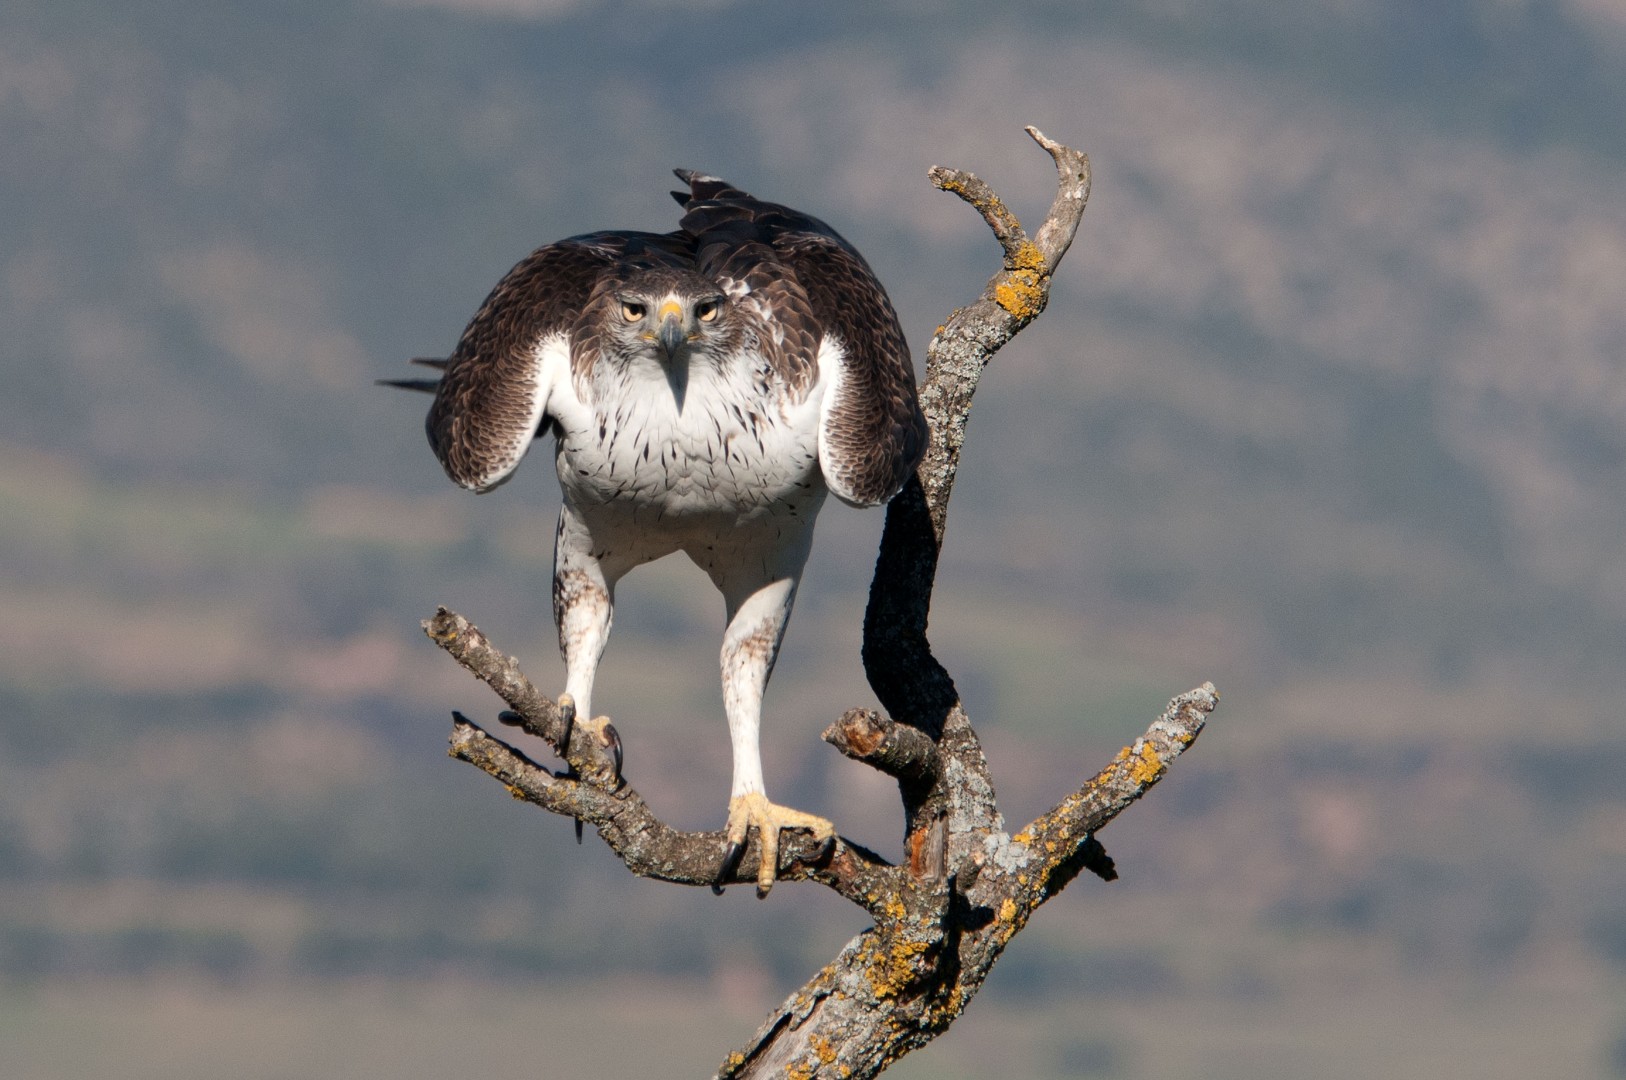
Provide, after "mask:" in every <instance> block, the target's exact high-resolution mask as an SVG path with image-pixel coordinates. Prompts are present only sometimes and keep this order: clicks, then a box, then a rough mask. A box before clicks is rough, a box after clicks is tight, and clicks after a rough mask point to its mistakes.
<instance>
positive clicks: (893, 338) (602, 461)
mask: <svg viewBox="0 0 1626 1080" xmlns="http://www.w3.org/2000/svg"><path fill="white" fill-rule="evenodd" d="M677 175H678V176H679V177H680V178H681V179H682V180H683V181H684V182H686V183H687V184H688V185H689V190H688V191H686V192H673V193H672V195H673V197H674V198H675V199H677V200H678V203H679V204H680V205H681V206H682V207H683V209H684V214H683V217H682V219H681V221H680V223H679V227H678V230H677V231H676V232H671V233H664V234H657V233H641V232H597V233H589V234H586V235H583V236H576V237H572V238H570V239H567V240H561V241H559V242H558V243H555V244H549V245H548V246H546V247H543V248H541V249H539V250H537V251H536V252H534V253H533V254H532V255H531V256H530V257H529V258H527V259H525V260H524V261H523V262H521V263H520V264H519V265H518V266H516V267H514V269H513V270H511V271H509V273H508V275H507V276H506V277H504V278H503V279H502V281H500V282H499V283H498V284H497V287H496V288H495V289H494V290H492V292H491V295H490V296H489V297H487V299H486V302H485V304H484V305H482V306H481V308H480V310H479V311H478V312H477V313H476V314H475V316H474V319H473V321H472V322H470V323H469V326H468V329H466V330H465V331H464V332H463V337H462V339H461V340H460V341H459V342H458V344H457V348H456V350H455V351H453V353H452V355H451V356H450V358H448V359H446V360H445V361H424V362H425V363H428V364H430V365H431V366H434V367H439V368H442V369H443V374H442V376H441V378H440V379H439V380H438V382H436V381H433V380H402V381H400V382H397V383H396V384H395V385H401V386H410V387H413V388H416V389H427V390H432V391H433V392H434V394H435V401H434V404H433V405H432V406H431V407H430V410H429V417H428V421H427V425H426V426H427V428H428V433H429V442H430V445H431V446H432V447H433V448H434V451H435V453H436V455H437V456H438V457H439V458H440V462H441V464H442V465H443V466H444V467H445V469H446V472H447V474H448V475H449V476H450V477H451V478H452V479H453V480H455V481H456V482H457V483H458V484H460V485H462V486H463V487H465V488H468V489H469V490H471V491H489V490H491V489H492V488H494V487H496V486H497V485H499V484H501V483H503V482H504V481H505V480H507V479H508V478H509V476H510V475H511V474H512V473H513V471H514V469H515V468H516V467H517V466H518V465H519V463H520V459H521V458H523V457H524V456H525V452H526V451H527V450H528V449H529V448H530V446H531V442H532V440H533V439H537V438H540V437H541V436H542V435H544V434H546V433H550V432H551V433H552V434H553V435H554V436H555V439H556V442H555V449H554V465H555V468H556V469H557V471H558V474H559V485H560V488H561V489H562V491H563V495H564V499H563V508H562V509H561V510H560V512H559V526H558V532H557V535H556V538H555V548H554V571H553V615H554V620H555V622H556V623H557V625H558V628H559V647H560V650H561V652H562V653H563V655H564V662H565V687H564V692H563V693H562V694H561V695H560V697H559V703H560V706H561V709H562V710H564V712H565V714H566V717H567V723H568V722H570V721H571V720H572V719H573V718H575V717H578V716H579V717H581V718H582V719H581V720H580V721H579V722H581V723H588V724H593V725H597V726H598V730H600V731H601V732H602V730H603V724H604V721H603V718H599V719H596V720H591V721H589V720H587V719H586V718H587V717H591V716H592V711H591V702H592V696H593V676H594V672H595V670H596V669H597V667H598V662H599V657H600V656H601V655H602V653H603V651H604V646H605V642H606V640H607V639H608V637H609V633H610V616H611V609H612V607H613V604H614V598H615V586H616V582H618V581H619V580H620V579H621V576H622V575H623V574H625V573H626V572H627V571H628V570H631V569H632V568H633V567H635V566H638V565H640V564H642V563H646V562H650V561H651V560H654V559H658V558H661V557H662V556H664V555H669V554H671V553H673V552H677V551H681V552H683V553H684V554H686V555H687V556H689V558H690V559H692V560H693V561H694V562H695V563H696V564H698V565H699V566H700V568H701V569H703V570H704V571H705V572H706V573H707V574H708V575H709V576H710V577H711V580H712V582H713V583H714V584H715V585H716V586H717V588H718V590H719V591H721V592H722V594H723V600H724V603H725V605H726V610H727V629H726V630H725V631H724V634H723V646H722V681H723V702H724V706H725V709H726V711H727V714H728V729H729V734H730V736H731V737H732V741H733V747H734V783H733V789H732V791H731V793H730V796H729V805H728V825H727V847H726V848H725V851H724V853H723V857H722V864H721V869H720V871H719V878H721V877H723V876H726V875H728V874H731V873H732V872H733V870H734V867H735V866H736V865H737V864H738V861H739V858H740V855H741V853H742V852H743V850H744V846H745V842H746V839H747V834H748V830H749V828H750V827H752V826H755V827H756V828H757V829H758V830H759V840H760V847H761V850H762V862H761V865H760V867H759V870H758V875H757V891H758V893H759V895H766V893H767V891H768V889H769V888H771V887H772V884H773V880H774V874H775V870H776V864H777V858H778V841H779V830H781V829H786V828H807V829H811V830H813V832H814V834H815V835H816V836H817V837H818V838H819V839H821V840H824V841H826V842H833V840H834V836H835V831H834V829H833V827H832V826H831V824H830V822H828V821H826V820H824V819H823V818H819V817H815V816H813V815H811V814H805V813H801V812H799V811H796V810H792V809H789V808H786V807H782V806H779V805H776V804H774V803H771V802H769V801H768V798H767V795H766V793H765V792H764V790H763V781H762V763H761V756H760V752H759V749H758V728H759V726H760V720H761V712H762V695H763V690H764V688H765V687H766V685H767V682H768V676H769V673H770V672H772V670H773V665H774V659H775V657H776V655H777V654H778V651H779V642H780V639H781V637H782V635H783V634H784V631H785V623H786V621H787V619H789V617H790V610H791V604H792V603H793V601H794V600H795V597H796V587H797V583H798V581H799V580H800V578H801V574H802V568H803V566H804V564H805V563H806V561H807V556H808V551H809V548H810V546H811V544H812V540H813V522H814V519H815V518H816V517H817V516H818V513H819V508H820V507H821V506H822V505H823V503H824V499H825V495H826V493H827V492H833V493H834V494H835V495H836V497H837V498H838V499H841V500H842V501H843V502H847V503H851V504H853V505H855V506H875V505H877V504H880V503H883V502H885V501H886V500H888V499H890V498H891V497H892V496H893V495H894V494H896V493H897V492H898V490H899V489H900V488H901V487H902V486H903V484H904V482H905V480H906V479H907V478H908V477H909V475H910V474H911V473H912V472H913V471H914V468H915V466H916V464H917V463H918V462H919V460H920V457H921V454H922V453H923V452H924V449H925V445H926V420H925V417H924V416H923V415H922V413H921V410H920V405H919V402H918V400H917V399H916V396H915V382H914V371H913V368H912V367H911V364H910V360H909V349H908V346H907V344H906V343H905V341H904V337H903V332H902V329H901V328H900V327H899V325H898V317H897V314H896V313H895V312H894V311H893V309H892V304H891V302H890V301H889V300H888V299H887V295H886V292H885V290H884V289H882V288H881V284H880V282H878V281H877V280H876V279H875V275H874V273H873V272H872V271H871V270H870V268H869V265H868V264H867V263H866V262H865V261H864V259H863V257H862V256H860V255H859V254H858V252H857V251H856V250H854V249H853V247H852V246H851V245H850V244H848V243H847V242H846V241H845V240H843V239H842V238H841V237H840V236H839V235H838V234H837V233H836V231H835V230H834V229H832V228H830V226H828V225H826V224H825V223H824V222H822V221H819V220H818V219H817V218H813V217H810V216H808V215H806V214H803V213H799V212H797V211H795V210H792V209H790V208H788V207H785V206H779V205H776V204H774V203H768V202H762V201H760V200H758V199H756V198H753V197H752V196H750V195H748V194H746V193H745V192H743V191H740V190H739V189H737V188H734V187H732V186H730V185H729V184H728V183H726V182H725V181H722V180H719V179H717V178H716V177H712V176H705V175H701V174H699V173H693V172H688V171H685V170H678V172H677ZM612 730H613V729H612Z"/></svg>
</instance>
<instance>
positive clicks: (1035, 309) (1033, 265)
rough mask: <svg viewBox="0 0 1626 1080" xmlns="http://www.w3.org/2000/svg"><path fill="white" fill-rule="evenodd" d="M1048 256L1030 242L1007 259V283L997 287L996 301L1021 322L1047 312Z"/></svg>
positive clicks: (1003, 282)
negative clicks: (1046, 273) (1045, 303)
mask: <svg viewBox="0 0 1626 1080" xmlns="http://www.w3.org/2000/svg"><path fill="white" fill-rule="evenodd" d="M1044 268H1045V267H1044V255H1043V253H1042V252H1040V251H1039V249H1038V248H1037V247H1035V246H1034V244H1033V241H1031V240H1028V241H1024V242H1023V243H1022V244H1020V245H1019V246H1018V247H1017V249H1016V250H1015V251H1014V252H1012V253H1011V255H1010V258H1009V259H1008V260H1007V268H1006V274H1005V278H1004V280H1003V281H1001V282H1000V283H999V284H998V285H995V286H994V300H995V301H997V302H998V304H999V306H1000V307H1002V308H1004V309H1005V310H1006V311H1008V312H1010V313H1011V314H1012V315H1015V316H1016V317H1017V318H1019V319H1031V318H1033V317H1034V316H1035V315H1037V314H1039V312H1041V311H1043V310H1044V301H1045V289H1044Z"/></svg>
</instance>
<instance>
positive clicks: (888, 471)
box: [674, 170, 927, 506]
mask: <svg viewBox="0 0 1626 1080" xmlns="http://www.w3.org/2000/svg"><path fill="white" fill-rule="evenodd" d="M678 176H679V177H680V178H682V179H683V180H685V181H686V182H688V184H689V187H690V195H689V197H688V198H687V199H684V198H683V197H682V196H681V193H674V195H677V196H678V197H679V199H680V201H682V202H683V205H684V208H685V210H687V211H688V212H687V213H686V214H685V215H684V217H683V221H682V228H683V231H684V232H685V233H688V234H689V235H690V236H692V237H694V245H695V249H696V255H695V258H696V262H697V264H698V266H699V268H700V270H701V272H702V273H715V272H716V270H715V269H714V268H727V269H728V270H729V272H730V273H731V274H732V275H733V276H735V277H736V278H739V279H741V280H744V281H746V282H747V283H753V290H755V289H756V288H758V287H760V288H762V289H763V290H765V294H764V301H765V305H766V306H767V307H768V308H769V309H770V311H771V313H772V317H773V318H774V319H775V320H776V322H777V324H778V327H779V329H780V331H781V334H782V336H783V339H784V341H785V342H787V343H792V347H793V349H794V355H795V356H801V355H804V354H806V355H807V358H808V359H809V360H810V361H811V360H812V358H813V357H816V356H817V351H818V348H819V346H820V345H821V344H823V343H826V342H828V343H830V344H833V345H834V346H835V347H836V350H837V353H838V360H837V363H838V367H837V370H836V372H835V373H834V378H833V379H831V381H830V385H829V389H828V390H827V397H826V400H825V402H824V405H823V414H822V415H823V418H822V421H821V423H820V430H819V464H820V466H821V468H822V469H823V471H824V479H825V482H826V483H827V484H828V485H829V486H830V490H831V491H833V492H835V494H836V495H837V497H839V498H840V499H842V500H843V501H845V502H849V503H854V504H857V505H859V506H874V505H876V504H877V503H882V502H885V501H886V500H887V499H890V498H891V497H892V496H893V495H895V494H897V492H898V490H899V489H900V488H902V487H903V485H904V482H905V481H907V480H908V478H909V475H910V474H911V473H912V472H913V471H914V468H915V466H916V465H918V464H919V463H920V458H921V456H922V455H923V454H924V453H925V451H926V438H927V431H926V418H925V416H924V414H922V413H921V411H920V402H919V399H918V398H917V396H916V394H915V372H914V366H913V364H912V363H911V362H910V360H909V345H908V342H907V341H905V340H904V336H903V328H902V327H901V326H899V325H898V316H897V312H895V311H894V310H893V309H892V302H891V301H890V300H889V299H888V298H887V295H886V290H885V289H883V288H882V287H881V283H880V282H879V281H878V280H876V277H875V273H874V271H872V270H871V269H870V268H869V264H868V263H866V262H865V261H864V258H863V256H861V255H860V254H858V252H857V251H856V250H855V249H854V248H853V247H852V245H850V244H848V243H847V241H845V240H843V239H842V238H841V236H840V234H839V233H837V232H836V231H835V230H834V229H832V228H830V226H828V225H826V224H825V223H824V222H822V221H820V220H819V219H818V218H815V217H812V216H810V215H808V214H803V213H801V212H799V211H796V210H792V209H790V208H789V207H786V206H780V205H778V204H776V203H767V202H762V201H761V200H759V199H755V198H752V197H751V196H750V195H748V194H746V193H745V192H743V191H740V190H739V189H738V188H734V187H731V186H729V184H728V183H727V182H726V181H723V180H719V179H717V178H716V177H711V176H702V175H700V174H697V173H692V172H685V171H681V170H680V171H679V172H678ZM754 282H760V283H761V284H760V286H759V285H757V284H754ZM805 341H811V343H812V351H811V353H806V352H805V351H806V346H805V345H803V344H801V343H802V342H805ZM788 367H789V369H790V370H792V371H794V370H796V368H797V365H796V364H794V363H791V364H789V365H788Z"/></svg>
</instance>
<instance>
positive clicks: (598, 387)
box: [548, 359, 825, 533]
mask: <svg viewBox="0 0 1626 1080" xmlns="http://www.w3.org/2000/svg"><path fill="white" fill-rule="evenodd" d="M561 390H566V388H565V387H558V386H556V387H555V392H554V395H553V397H552V399H551V400H550V403H549V408H548V413H549V415H551V416H552V417H554V418H555V420H556V421H557V422H558V424H559V427H560V429H561V435H560V439H559V449H558V454H557V458H556V462H557V466H558V471H559V482H560V484H561V485H562V486H563V488H564V490H565V494H566V497H567V498H569V499H570V501H571V503H572V505H574V506H575V507H577V509H578V510H580V511H583V512H584V513H586V514H587V515H588V516H590V517H595V518H600V519H601V520H602V519H605V518H606V516H608V517H609V518H627V519H629V520H631V519H637V520H639V521H641V522H642V523H643V524H645V525H652V524H654V523H657V522H658V523H660V524H661V526H662V527H663V528H667V529H673V530H679V531H681V530H685V529H698V530H701V531H704V532H708V533H716V532H719V531H726V530H728V529H730V528H734V527H737V526H739V525H742V524H745V523H747V522H750V521H753V520H756V519H759V518H762V517H765V516H774V515H780V514H787V513H788V514H791V515H796V514H798V513H799V512H800V511H801V510H803V509H804V508H805V509H806V511H807V517H808V519H809V522H810V521H811V515H812V513H813V512H814V511H816V507H817V504H818V502H819V501H822V499H823V497H824V492H825V488H824V480H823V476H822V474H821V473H820V471H819V459H818V429H819V403H820V399H821V391H822V386H820V387H816V388H815V392H814V393H812V394H810V395H808V397H807V399H806V400H804V401H802V402H800V403H796V404H794V405H788V404H787V403H785V402H784V401H783V400H782V396H781V395H780V393H779V392H778V391H777V389H775V388H772V387H770V386H768V385H766V384H765V382H764V381H763V380H761V379H759V378H757V377H755V376H754V374H753V372H751V371H750V370H749V369H748V368H747V367H745V366H744V365H743V364H724V365H718V364H715V363H712V362H710V361H708V360H701V359H696V360H694V361H692V362H691V364H690V375H689V378H688V381H687V385H686V386H685V387H683V393H682V405H681V408H680V407H679V403H678V395H677V394H676V393H675V392H674V390H673V387H672V385H671V383H670V382H669V381H668V379H667V378H666V376H665V372H664V371H663V370H661V369H659V368H656V367H654V366H653V365H639V366H636V367H633V368H630V369H628V370H625V371H620V372H615V373H607V374H605V375H604V376H603V377H601V378H598V379H595V381H594V384H593V390H592V397H593V400H592V401H591V402H583V401H582V400H581V399H580V398H579V396H578V395H577V394H576V393H575V392H574V390H573V389H569V390H568V391H567V392H565V393H560V391H561ZM593 508H600V509H601V511H602V512H601V513H594V512H593Z"/></svg>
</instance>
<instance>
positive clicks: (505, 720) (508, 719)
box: [497, 709, 525, 727]
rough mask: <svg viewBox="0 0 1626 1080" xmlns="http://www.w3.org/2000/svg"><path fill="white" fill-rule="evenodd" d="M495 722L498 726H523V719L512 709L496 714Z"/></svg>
mask: <svg viewBox="0 0 1626 1080" xmlns="http://www.w3.org/2000/svg"><path fill="white" fill-rule="evenodd" d="M497 722H498V723H499V724H507V725H508V726H509V727H524V726H525V718H524V717H523V716H521V715H520V714H519V713H517V712H515V711H514V710H513V709H504V710H503V711H502V712H500V713H498V714H497Z"/></svg>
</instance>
